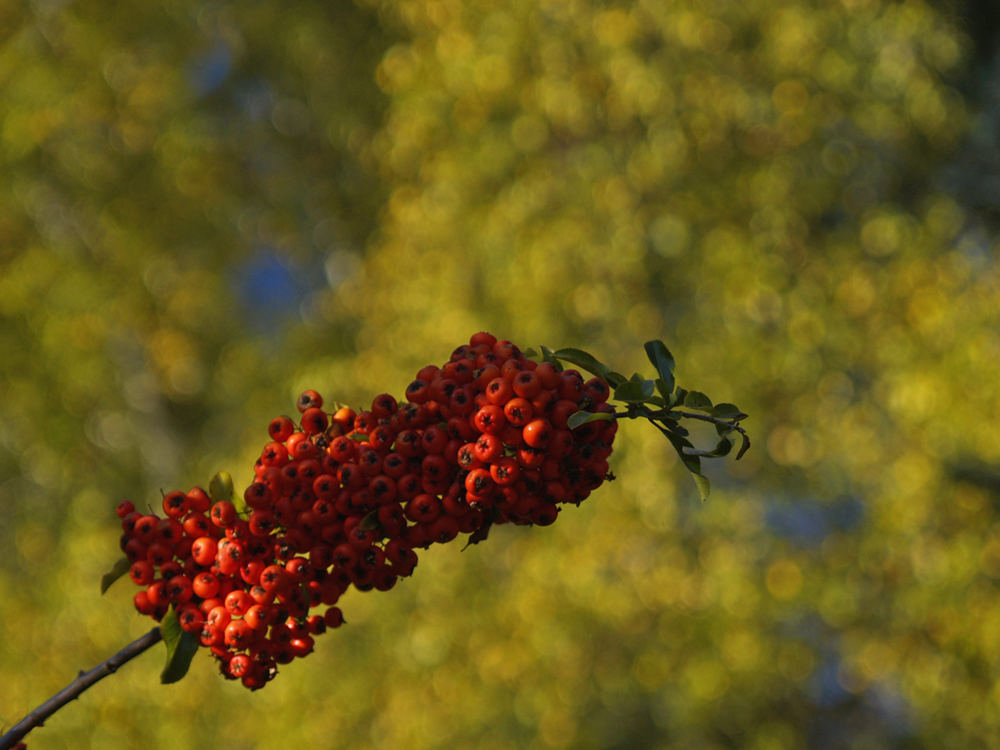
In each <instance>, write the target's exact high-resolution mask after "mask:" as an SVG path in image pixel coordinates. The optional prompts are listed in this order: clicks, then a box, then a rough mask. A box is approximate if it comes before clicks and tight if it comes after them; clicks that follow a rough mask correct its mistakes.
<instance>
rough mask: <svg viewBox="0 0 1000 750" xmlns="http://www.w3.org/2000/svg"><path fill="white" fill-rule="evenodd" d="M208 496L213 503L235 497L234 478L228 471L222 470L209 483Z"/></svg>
mask: <svg viewBox="0 0 1000 750" xmlns="http://www.w3.org/2000/svg"><path fill="white" fill-rule="evenodd" d="M208 496H209V497H210V498H212V502H213V503H221V502H222V501H223V500H232V499H233V478H232V476H230V474H229V472H228V471H220V472H218V473H216V475H215V476H214V477H212V480H211V481H210V482H209V483H208Z"/></svg>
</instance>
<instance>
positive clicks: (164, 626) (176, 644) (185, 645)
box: [160, 607, 198, 685]
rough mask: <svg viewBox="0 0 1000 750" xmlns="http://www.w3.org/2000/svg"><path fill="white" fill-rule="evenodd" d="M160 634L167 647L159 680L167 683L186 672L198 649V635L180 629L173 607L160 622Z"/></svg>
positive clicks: (176, 679) (175, 680)
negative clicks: (164, 662) (165, 661)
mask: <svg viewBox="0 0 1000 750" xmlns="http://www.w3.org/2000/svg"><path fill="white" fill-rule="evenodd" d="M160 634H161V635H162V636H163V643H164V644H166V647H167V663H166V664H165V665H164V667H163V672H161V673H160V682H162V683H163V684H164V685H168V684H170V683H172V682H177V681H178V680H179V679H181V678H182V677H183V676H184V675H186V674H187V671H188V668H189V667H190V666H191V659H192V658H194V655H195V654H196V653H197V651H198V636H196V635H195V634H194V633H188V632H187V631H186V630H182V629H181V624H180V622H178V621H177V612H176V611H174V608H173V607H171V608H170V611H169V612H167V614H166V616H164V618H163V621H162V622H161V623H160Z"/></svg>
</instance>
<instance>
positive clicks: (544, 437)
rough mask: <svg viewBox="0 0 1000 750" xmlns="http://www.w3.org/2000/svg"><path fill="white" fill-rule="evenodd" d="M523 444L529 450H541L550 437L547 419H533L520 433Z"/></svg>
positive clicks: (550, 427)
mask: <svg viewBox="0 0 1000 750" xmlns="http://www.w3.org/2000/svg"><path fill="white" fill-rule="evenodd" d="M521 434H522V435H523V436H524V442H525V444H526V445H528V446H530V447H531V448H543V447H545V445H546V443H548V442H549V439H550V438H551V437H552V424H551V423H550V422H549V420H547V419H534V420H532V421H530V422H528V424H526V425H525V426H524V429H523V430H522V431H521Z"/></svg>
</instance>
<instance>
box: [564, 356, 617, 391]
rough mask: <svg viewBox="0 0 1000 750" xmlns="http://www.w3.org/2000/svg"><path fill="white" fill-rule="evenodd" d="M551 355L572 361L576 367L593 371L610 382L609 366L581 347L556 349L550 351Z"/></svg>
mask: <svg viewBox="0 0 1000 750" xmlns="http://www.w3.org/2000/svg"><path fill="white" fill-rule="evenodd" d="M552 356H553V357H558V358H559V359H561V360H564V361H566V362H572V363H573V364H574V365H576V366H577V367H582V368H583V369H584V370H586V371H587V372H590V373H593V374H594V375H596V376H597V377H599V378H601V379H603V380H604V382H606V383H608V384H609V385H610V384H611V380H610V375H611V368H609V367H608V366H607V365H606V364H604V363H603V362H601V361H599V360H598V359H597V358H596V357H594V355H592V354H588V353H587V352H585V351H583V350H582V349H557V350H556V351H554V352H553V353H552Z"/></svg>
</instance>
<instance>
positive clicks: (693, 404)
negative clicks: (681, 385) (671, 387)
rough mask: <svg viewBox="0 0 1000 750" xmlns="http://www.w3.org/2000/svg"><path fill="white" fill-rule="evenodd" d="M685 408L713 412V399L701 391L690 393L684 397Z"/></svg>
mask: <svg viewBox="0 0 1000 750" xmlns="http://www.w3.org/2000/svg"><path fill="white" fill-rule="evenodd" d="M684 406H686V407H688V408H689V409H695V410H697V411H711V410H712V399H710V398H709V397H708V396H706V395H705V394H704V393H702V392H701V391H688V393H687V395H686V396H685V397H684Z"/></svg>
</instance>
